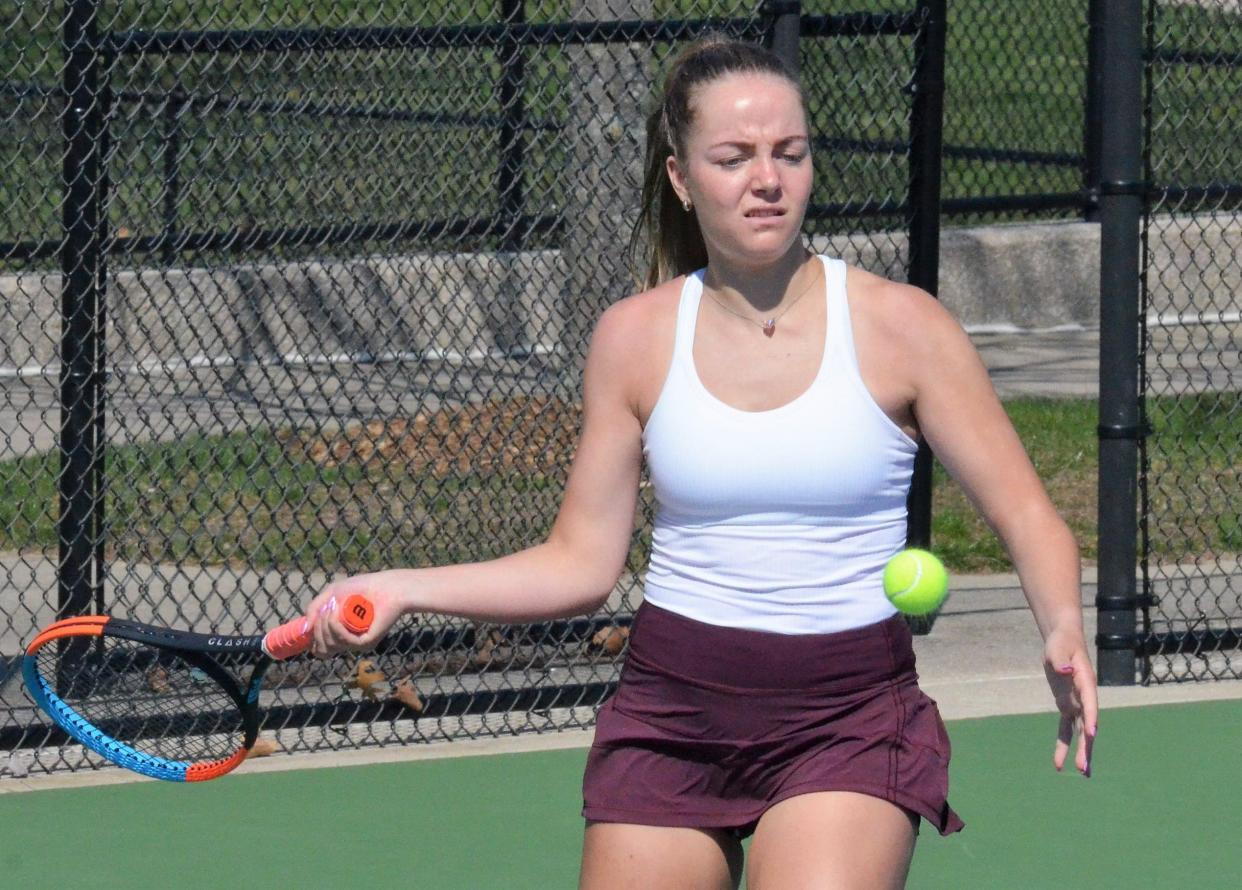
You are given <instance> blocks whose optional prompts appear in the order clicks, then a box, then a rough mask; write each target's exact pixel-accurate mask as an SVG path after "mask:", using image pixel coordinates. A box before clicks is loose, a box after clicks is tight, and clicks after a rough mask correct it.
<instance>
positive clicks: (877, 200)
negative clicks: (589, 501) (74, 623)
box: [0, 0, 943, 772]
mask: <svg viewBox="0 0 1242 890" xmlns="http://www.w3.org/2000/svg"><path fill="white" fill-rule="evenodd" d="M810 7H811V4H807V6H806V8H802V9H799V8H798V4H768V5H760V6H756V5H755V4H753V3H749V2H746V3H743V2H728V0H724V2H691V0H687V2H683V3H666V4H656V3H654V2H645V3H637V4H635V3H625V4H620V3H617V4H615V6H610V5H609V4H608V3H607V2H605V0H583V2H575V3H556V2H535V0H528V2H520V0H498V2H494V3H480V2H473V3H472V2H469V0H439V2H433V3H430V4H418V5H415V6H408V5H407V7H405V8H403V9H402V11H401V12H399V13H396V12H393V11H391V10H390V11H388V12H386V13H384V14H383V15H377V14H372V13H368V12H367V9H366V5H365V4H350V5H344V4H338V3H335V2H334V0H302V2H294V3H283V4H268V3H265V2H263V0H222V2H221V3H218V4H212V5H211V6H210V8H205V7H200V6H198V5H193V4H190V5H182V6H177V7H174V8H170V7H168V6H167V5H166V4H154V3H145V2H137V3H125V4H120V3H113V2H104V0H70V2H67V3H65V4H64V5H63V6H60V7H57V14H55V15H49V14H47V10H48V7H47V5H46V4H42V3H33V2H30V3H26V2H21V3H19V4H18V12H17V16H16V18H15V20H14V21H15V24H14V25H13V27H14V29H17V30H14V31H13V32H11V34H10V36H9V37H7V38H6V39H5V42H4V43H3V44H0V140H2V141H3V145H2V146H0V147H2V148H3V150H4V151H5V153H6V155H5V156H6V158H11V159H12V160H9V161H7V163H8V164H9V165H10V168H9V174H10V175H7V176H6V177H5V180H4V183H3V184H2V185H0V189H2V190H3V194H2V195H0V197H2V198H3V200H0V207H3V208H4V209H3V210H0V289H3V292H4V293H3V295H4V297H5V301H4V303H3V308H0V324H2V325H3V330H4V331H5V334H4V338H3V343H2V352H3V355H0V369H2V370H0V393H2V395H0V421H2V422H3V431H4V434H3V437H0V474H3V479H4V489H5V492H6V497H5V499H4V504H3V505H0V535H2V536H3V539H2V540H0V677H2V678H3V679H2V684H0V742H2V743H3V745H4V747H5V748H6V749H9V750H11V751H13V752H14V753H13V757H12V758H11V759H10V761H9V764H8V766H7V767H5V765H4V764H3V763H0V769H5V768H7V769H10V770H11V771H15V772H17V771H27V770H34V771H52V770H60V769H76V768H82V767H88V766H92V765H94V761H93V760H92V759H91V758H90V757H89V756H87V755H85V754H83V752H82V751H81V749H80V748H77V747H76V746H72V745H67V744H64V743H65V742H66V739H64V738H63V737H62V736H61V735H60V734H59V733H58V732H57V731H55V730H54V729H53V728H52V727H51V726H50V725H49V723H48V722H47V721H45V720H44V719H43V718H42V717H41V715H40V714H39V713H38V712H37V711H36V710H35V709H34V708H33V706H32V704H31V702H30V701H29V699H28V698H27V697H26V696H25V693H24V690H23V689H22V688H21V685H20V681H19V678H18V677H17V676H16V674H15V668H16V666H17V663H18V660H19V655H20V652H21V649H22V645H23V643H24V641H26V640H27V639H29V637H30V635H31V633H32V631H33V630H34V629H35V628H37V627H38V626H41V625H43V624H45V623H47V622H48V621H50V620H52V619H53V618H54V617H56V616H57V615H67V614H79V613H84V612H110V611H111V612H123V613H126V614H129V615H132V616H134V617H137V618H138V619H140V620H142V619H148V620H149V619H158V620H160V621H164V622H168V623H172V624H175V625H177V626H186V627H193V628H195V629H199V630H212V631H217V632H222V633H250V632H254V631H255V630H257V629H258V628H260V627H263V626H266V625H269V624H271V623H273V622H275V621H277V620H279V619H287V618H289V617H291V616H293V615H295V614H297V612H298V611H299V609H300V607H301V606H302V605H304V604H305V602H306V601H307V600H308V599H309V598H310V596H312V595H313V593H314V592H316V591H317V590H318V589H319V588H320V587H321V586H322V585H323V584H324V583H325V581H326V580H327V579H328V578H330V577H331V576H333V575H334V574H337V573H341V572H353V571H360V570H365V569H371V568H378V567H383V566H389V565H397V564H403V565H428V564H436V563H444V562H449V561H466V560H477V559H485V558H488V557H492V556H496V555H500V554H503V553H506V552H511V551H512V550H514V549H517V548H520V547H522V546H526V545H529V544H532V543H535V542H537V541H539V540H541V539H542V537H543V536H544V535H545V534H546V532H547V530H548V528H549V526H550V523H551V521H552V519H553V517H554V515H555V510H556V508H557V506H558V504H559V500H560V495H559V492H560V488H561V485H562V483H563V481H564V478H565V474H566V471H567V468H568V465H569V461H570V460H571V458H572V453H573V445H574V441H575V439H576V434H577V427H578V412H579V405H578V375H579V368H580V365H581V361H582V358H583V352H584V350H585V344H586V337H587V335H588V333H589V330H590V326H591V325H592V324H593V322H594V319H595V318H596V317H597V316H598V314H599V312H600V311H601V310H602V309H603V308H604V307H605V306H606V305H607V304H608V303H610V302H611V301H613V300H615V299H616V298H618V297H620V296H623V295H624V294H626V293H628V292H630V291H631V289H632V287H633V275H632V270H630V269H629V268H628V266H627V263H626V260H625V257H624V256H623V254H622V251H621V249H620V248H621V245H622V244H623V243H624V236H625V235H627V234H628V228H629V225H630V224H631V221H632V219H633V216H634V207H635V205H636V203H637V197H638V191H639V183H638V175H639V171H638V165H639V163H640V158H641V152H642V145H641V134H642V126H641V122H642V119H643V116H644V113H645V111H646V108H647V106H648V103H649V102H650V101H651V94H652V86H653V84H652V77H653V76H654V75H655V74H656V73H658V72H659V70H660V69H661V66H662V62H663V61H664V60H665V59H666V57H667V56H668V55H669V53H671V52H673V51H674V50H676V49H677V47H678V46H679V45H680V44H682V43H683V42H684V41H686V40H688V39H690V38H692V37H694V36H696V35H698V34H700V33H702V32H703V31H705V30H708V29H711V30H721V31H725V32H727V33H732V34H736V35H740V36H744V37H747V38H749V39H754V40H763V41H766V42H768V43H770V44H772V45H774V46H776V47H777V48H778V50H779V51H780V52H782V53H784V54H786V55H787V57H788V58H790V59H791V60H793V61H795V62H796V63H798V64H799V65H800V67H801V70H802V72H803V76H804V80H805V89H806V95H807V98H808V106H809V111H810V113H811V115H812V118H813V125H814V128H815V130H816V132H817V133H818V134H819V146H818V151H817V156H816V163H817V165H818V183H819V186H818V191H817V192H816V194H815V196H814V199H813V200H814V207H813V209H812V212H811V214H810V218H809V220H808V234H809V235H810V236H811V237H812V238H813V239H814V240H815V242H816V244H817V246H819V247H820V248H823V249H829V250H832V251H833V252H836V253H838V254H841V255H843V256H846V257H847V258H849V259H850V260H851V261H854V262H859V263H863V264H865V265H868V266H869V267H870V268H873V269H875V270H876V271H878V272H881V273H884V274H888V275H892V276H895V277H899V278H901V277H907V276H908V277H909V278H910V279H911V280H914V281H918V282H920V283H924V286H927V287H930V288H932V289H934V282H935V267H934V263H935V255H936V249H935V238H936V232H937V223H938V213H937V210H936V206H935V202H936V200H937V199H938V190H939V176H938V171H937V169H936V167H935V166H934V165H935V164H936V163H938V158H939V152H938V142H939V135H938V132H939V129H938V128H939V110H938V103H939V101H940V95H941V94H940V85H941V82H942V80H943V78H942V76H940V75H939V74H937V73H936V72H937V70H938V69H937V65H939V64H940V63H941V62H942V60H943V48H942V46H941V45H938V44H937V40H942V39H943V37H942V36H941V37H937V36H936V33H935V32H934V31H933V30H929V28H928V23H929V22H932V21H934V20H935V19H934V16H933V15H932V13H933V12H934V11H935V10H937V9H939V8H940V4H938V3H927V2H920V3H907V4H902V3H892V4H887V5H879V4H866V3H864V4H860V7H861V9H860V11H850V12H844V13H843V12H842V11H841V10H840V9H839V8H838V9H834V10H828V9H825V10H816V9H812V8H810ZM869 7H874V8H869ZM938 21H940V22H943V16H941V17H940V19H939V20H938ZM19 31H20V34H21V37H20V39H18V33H19ZM939 33H940V34H941V35H942V34H943V31H940V32H939ZM929 41H930V42H929ZM911 146H914V147H915V148H914V150H912V148H911ZM916 161H917V162H918V163H915V162H916ZM18 208H21V209H20V210H18ZM859 233H865V234H859ZM650 509H651V504H650V498H649V497H646V496H644V498H643V499H642V509H641V510H640V515H638V516H637V517H636V522H635V533H634V539H633V546H632V550H631V558H630V562H629V567H628V569H627V572H626V573H625V575H624V577H623V578H622V581H621V583H620V584H619V585H618V587H617V589H616V591H615V592H614V594H613V596H612V598H611V599H610V601H609V604H608V607H607V609H606V610H604V611H603V612H601V613H600V614H599V615H596V616H592V617H591V618H586V619H581V620H577V621H564V622H551V623H547V624H541V625H535V626H529V627H499V626H490V625H473V624H470V623H466V622H460V621H455V620H446V619H439V618H428V617H424V618H422V619H421V620H420V621H414V620H411V621H410V622H409V623H408V624H406V625H404V626H402V627H399V628H398V629H397V630H396V632H395V633H394V634H392V635H391V636H390V637H389V639H388V640H387V641H386V642H385V644H384V646H383V647H382V648H381V650H380V651H379V652H377V653H375V654H374V655H370V656H368V657H367V658H365V659H353V658H350V659H338V660H336V661H334V662H327V663H323V664H319V663H315V664H303V665H300V666H297V665H295V666H293V667H290V668H289V669H284V670H276V671H274V672H273V673H272V682H271V683H270V688H269V689H267V690H265V692H264V695H265V697H266V699H267V700H266V701H265V705H266V708H265V711H266V715H267V716H266V718H265V719H266V723H265V729H266V731H267V732H268V733H269V734H272V735H275V736H276V737H277V739H278V741H279V743H280V744H281V746H283V747H284V748H285V749H287V750H317V749H322V748H337V747H342V746H356V745H367V744H386V743H410V742H423V741H428V740H431V739H445V738H461V737H469V736H477V735H489V734H508V733H515V732H532V731H533V732H542V731H556V730H558V729H563V728H566V727H570V726H580V725H584V724H588V723H589V722H591V721H592V719H593V713H594V706H595V705H597V704H598V703H599V702H600V701H601V700H602V699H603V698H604V697H605V696H606V695H607V694H608V693H609V691H610V690H611V689H612V686H613V684H614V682H615V678H616V670H617V664H618V658H619V656H620V652H621V649H622V647H623V645H624V627H625V626H626V624H627V623H628V616H629V614H630V613H631V612H632V609H633V608H634V606H635V605H636V603H637V596H638V588H637V576H638V573H639V572H640V571H641V569H642V567H643V565H644V562H645V555H646V547H647V541H648V529H649V526H650V519H651V516H650ZM380 675H382V679H381V678H380ZM399 687H401V688H404V689H405V690H407V691H409V690H412V691H413V692H414V697H413V698H411V697H410V696H409V695H408V694H406V695H398V694H397V690H398V688H399Z"/></svg>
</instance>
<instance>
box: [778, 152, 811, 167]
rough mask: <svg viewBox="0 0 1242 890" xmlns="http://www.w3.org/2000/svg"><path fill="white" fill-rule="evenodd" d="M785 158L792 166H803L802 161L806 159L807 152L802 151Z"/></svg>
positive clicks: (787, 155)
mask: <svg viewBox="0 0 1242 890" xmlns="http://www.w3.org/2000/svg"><path fill="white" fill-rule="evenodd" d="M783 157H784V159H785V160H786V161H788V162H789V163H791V164H801V163H802V161H803V160H804V159H805V158H806V152H804V151H801V152H796V153H793V154H786V155H784V156H783Z"/></svg>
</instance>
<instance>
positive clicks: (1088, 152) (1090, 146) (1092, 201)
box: [1082, 0, 1105, 222]
mask: <svg viewBox="0 0 1242 890" xmlns="http://www.w3.org/2000/svg"><path fill="white" fill-rule="evenodd" d="M1104 2H1105V0H1090V2H1089V4H1088V6H1087V83H1086V102H1085V106H1084V108H1083V168H1082V188H1083V192H1084V193H1085V194H1086V196H1087V201H1086V202H1085V204H1084V205H1083V219H1085V220H1086V221H1087V222H1099V220H1100V205H1099V194H1100V133H1101V128H1102V126H1103V118H1102V117H1101V111H1102V109H1101V106H1100V88H1101V81H1102V78H1103V76H1104V68H1103V65H1102V61H1103V59H1102V57H1101V53H1102V48H1101V47H1102V45H1103V40H1104V24H1103V15H1104Z"/></svg>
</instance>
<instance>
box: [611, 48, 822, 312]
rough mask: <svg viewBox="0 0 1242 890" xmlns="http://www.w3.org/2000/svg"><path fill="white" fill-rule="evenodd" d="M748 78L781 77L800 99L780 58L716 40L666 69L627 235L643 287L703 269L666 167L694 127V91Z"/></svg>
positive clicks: (698, 234) (695, 235)
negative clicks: (635, 209) (722, 80)
mask: <svg viewBox="0 0 1242 890" xmlns="http://www.w3.org/2000/svg"><path fill="white" fill-rule="evenodd" d="M749 73H760V74H774V75H776V76H778V77H783V78H784V79H785V80H787V81H789V83H790V84H792V85H793V86H794V88H795V89H797V90H798V95H799V96H800V97H801V95H802V87H801V85H800V84H799V83H798V78H797V76H796V75H795V74H794V73H793V71H791V70H790V68H789V67H788V66H787V65H786V64H785V62H784V61H783V60H782V59H781V57H780V56H778V55H776V54H775V53H773V52H772V51H770V50H767V49H764V48H763V47H761V46H756V45H755V44H753V43H745V42H743V41H740V40H733V39H731V38H728V37H724V36H723V35H719V34H709V35H707V36H705V37H702V38H700V39H699V40H696V41H695V42H694V43H691V44H690V45H689V46H687V47H686V48H685V49H683V50H682V51H681V52H680V53H678V54H677V56H676V57H675V58H674V59H673V61H672V64H671V65H670V66H669V69H668V73H667V74H666V75H665V78H664V91H663V96H662V98H661V100H660V102H659V103H658V104H657V105H656V107H655V108H654V109H652V111H651V113H650V114H649V115H648V116H647V151H646V159H645V161H644V167H643V193H642V199H641V205H640V207H639V214H638V219H637V220H635V222H634V228H633V231H632V232H631V233H630V243H629V255H630V262H631V265H632V266H633V267H635V268H641V267H643V266H646V269H647V273H646V278H645V280H644V281H643V284H644V286H645V287H649V288H650V287H655V286H656V285H657V284H659V283H660V282H662V281H667V280H669V279H670V278H676V277H677V276H678V275H683V274H685V273H687V272H693V271H694V270H695V269H701V268H703V267H704V266H706V265H707V246H706V245H705V244H704V242H703V233H702V231H700V229H699V223H698V220H697V219H696V218H695V215H694V210H693V209H690V210H686V209H685V208H683V207H682V205H681V201H680V200H679V199H678V197H677V192H676V191H675V190H674V189H673V184H672V182H671V181H670V180H669V178H668V173H667V170H666V165H667V161H668V158H669V157H670V156H677V157H682V156H684V155H685V150H686V137H687V135H688V134H689V132H690V126H691V124H693V122H694V109H693V107H692V106H691V99H692V98H693V91H694V90H695V88H696V87H699V86H702V85H704V84H707V83H711V82H712V81H715V80H718V79H719V78H721V77H724V76H726V75H728V74H749ZM640 251H641V253H642V256H641V257H640V256H639V253H640Z"/></svg>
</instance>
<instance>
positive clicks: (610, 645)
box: [591, 627, 630, 655]
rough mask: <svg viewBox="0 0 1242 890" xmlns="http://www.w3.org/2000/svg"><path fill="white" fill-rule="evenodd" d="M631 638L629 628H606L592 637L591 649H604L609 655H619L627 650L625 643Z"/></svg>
mask: <svg viewBox="0 0 1242 890" xmlns="http://www.w3.org/2000/svg"><path fill="white" fill-rule="evenodd" d="M629 636H630V629H629V628H628V627H605V628H603V629H602V630H600V631H597V632H596V634H595V636H593V637H591V648H592V649H602V650H603V651H604V652H607V653H608V654H609V655H617V654H619V653H620V652H621V650H622V649H624V648H625V641H626V640H627V639H629Z"/></svg>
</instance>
